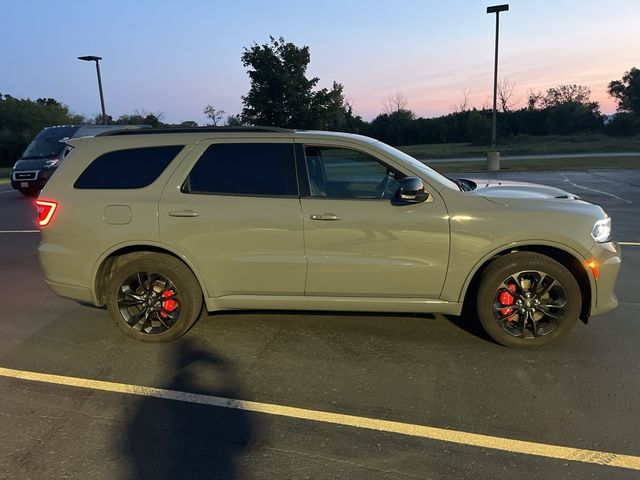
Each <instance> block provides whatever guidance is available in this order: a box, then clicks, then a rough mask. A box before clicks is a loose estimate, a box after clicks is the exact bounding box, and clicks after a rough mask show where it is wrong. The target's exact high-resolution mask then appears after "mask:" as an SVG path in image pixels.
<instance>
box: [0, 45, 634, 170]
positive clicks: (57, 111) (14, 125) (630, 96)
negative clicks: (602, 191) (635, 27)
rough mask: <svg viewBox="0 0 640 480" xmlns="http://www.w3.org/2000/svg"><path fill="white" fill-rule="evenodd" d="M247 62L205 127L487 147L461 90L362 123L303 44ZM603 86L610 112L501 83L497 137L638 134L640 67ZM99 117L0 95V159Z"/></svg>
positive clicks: (565, 93)
mask: <svg viewBox="0 0 640 480" xmlns="http://www.w3.org/2000/svg"><path fill="white" fill-rule="evenodd" d="M241 61H242V64H243V66H244V67H245V68H247V73H248V75H249V79H250V81H251V83H250V89H249V92H247V94H246V95H244V96H242V102H243V105H244V107H243V110H242V112H241V113H240V114H238V115H229V116H226V114H225V112H224V111H222V110H218V109H216V108H215V107H214V106H213V105H207V106H206V107H205V108H204V114H205V115H206V116H207V118H208V119H209V124H210V125H220V124H224V125H230V126H240V125H259V126H276V127H284V128H299V129H317V130H334V131H342V132H350V133H360V134H363V135H368V136H371V137H374V138H377V139H379V140H381V141H383V142H385V143H389V144H391V145H411V144H422V143H449V142H471V143H474V144H477V145H488V144H489V143H490V138H491V109H489V108H488V107H482V108H473V107H469V106H468V101H467V96H466V94H465V96H464V98H463V100H462V102H461V103H460V105H458V106H457V107H456V108H455V111H454V112H452V113H450V114H447V115H443V116H440V117H435V118H423V117H417V116H416V115H415V114H414V112H413V111H412V110H411V109H410V108H409V106H408V102H407V101H406V99H405V98H404V96H403V95H402V94H401V93H396V94H395V95H390V96H389V97H388V98H387V99H385V100H384V101H383V104H384V112H383V113H380V114H379V115H378V116H376V117H375V118H374V119H373V120H372V121H366V120H364V119H363V118H362V117H361V116H359V115H356V114H355V113H354V111H353V104H352V103H351V102H349V101H348V100H346V99H345V96H344V92H343V90H344V88H343V86H342V85H341V84H340V83H337V82H335V81H334V82H333V84H332V87H331V88H318V87H317V85H318V82H319V78H318V77H313V78H308V77H307V73H306V70H307V67H308V65H309V63H310V61H311V55H310V51H309V47H308V46H303V47H298V46H296V45H294V44H293V43H290V42H286V41H285V40H284V39H283V38H274V37H270V39H269V42H267V43H264V44H257V43H254V44H252V45H250V46H249V47H247V48H245V49H244V51H243V53H242V56H241ZM607 91H608V93H609V95H611V96H612V97H613V98H615V99H616V101H617V103H618V112H617V113H616V115H615V116H613V117H612V118H609V117H606V116H605V115H603V114H602V113H601V111H600V106H599V104H598V102H595V101H592V100H591V92H590V90H589V88H587V87H585V86H582V85H558V86H556V87H553V88H549V89H548V90H546V91H545V92H529V94H528V96H527V101H526V103H525V105H524V106H523V107H521V108H517V109H514V108H513V107H512V101H511V97H512V92H513V84H509V82H507V81H503V82H501V84H500V88H499V102H498V103H499V106H500V112H499V114H498V138H499V142H500V141H502V142H504V141H508V140H509V139H510V138H512V137H516V136H519V135H535V136H539V135H549V134H556V135H572V134H578V133H585V132H588V133H603V134H608V135H616V136H633V135H638V134H640V70H639V69H637V68H635V67H634V68H631V69H630V70H629V71H628V72H626V73H624V75H623V76H622V78H621V79H619V80H613V81H611V82H610V83H609V85H608V88H607ZM78 123H102V118H101V116H96V117H94V118H84V117H82V116H80V115H77V114H74V113H72V112H71V111H70V110H69V108H68V107H67V106H66V105H64V104H62V103H60V102H59V101H57V100H55V99H52V98H38V99H36V100H30V99H18V98H14V97H12V96H11V95H6V94H5V95H3V94H0V165H10V164H12V163H13V162H14V161H15V160H16V159H17V157H18V156H19V155H20V153H21V152H22V150H23V149H24V148H25V147H26V145H27V144H28V142H29V141H30V140H31V139H32V138H33V136H35V134H37V133H38V132H39V131H40V130H41V129H42V128H44V127H46V126H50V125H62V124H78ZM107 123H110V124H124V125H136V124H138V125H151V126H152V127H154V128H158V127H195V126H197V125H198V124H197V122H195V121H191V120H188V121H184V122H181V123H179V124H168V123H165V122H163V115H162V113H149V112H145V111H136V112H135V113H133V114H127V115H122V116H120V117H118V118H115V119H114V118H112V117H110V116H108V117H107Z"/></svg>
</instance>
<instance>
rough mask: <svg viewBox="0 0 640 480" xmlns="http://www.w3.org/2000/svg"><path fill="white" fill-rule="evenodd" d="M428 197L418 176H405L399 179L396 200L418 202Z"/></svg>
mask: <svg viewBox="0 0 640 480" xmlns="http://www.w3.org/2000/svg"><path fill="white" fill-rule="evenodd" d="M427 198H429V194H428V193H427V192H425V190H424V183H423V182H422V180H420V179H419V178H418V177H405V178H403V179H402V180H401V181H400V189H399V190H398V200H400V201H401V202H404V203H420V202H424V201H425V200H426V199H427Z"/></svg>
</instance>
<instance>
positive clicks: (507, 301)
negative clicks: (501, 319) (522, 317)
mask: <svg viewBox="0 0 640 480" xmlns="http://www.w3.org/2000/svg"><path fill="white" fill-rule="evenodd" d="M507 288H508V289H509V290H511V291H512V292H515V291H516V286H515V285H514V284H511V285H509V286H508V287H507ZM498 300H499V301H500V303H501V304H502V305H504V306H505V307H506V306H509V305H513V295H511V294H510V293H509V292H501V293H500V295H499V296H498ZM500 313H501V314H502V315H511V314H512V313H513V308H511V307H509V308H503V309H502V310H500Z"/></svg>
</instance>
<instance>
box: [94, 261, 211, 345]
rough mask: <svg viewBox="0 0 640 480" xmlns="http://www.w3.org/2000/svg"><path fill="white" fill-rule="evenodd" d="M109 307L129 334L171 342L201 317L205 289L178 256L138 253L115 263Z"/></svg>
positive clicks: (115, 319) (119, 324)
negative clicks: (203, 289) (203, 290)
mask: <svg viewBox="0 0 640 480" xmlns="http://www.w3.org/2000/svg"><path fill="white" fill-rule="evenodd" d="M171 302H173V303H171ZM107 308H108V310H109V313H110V314H111V318H112V319H113V321H114V322H115V323H116V325H117V326H118V328H120V330H122V331H123V332H124V333H125V334H127V335H128V336H130V337H132V338H135V339H137V340H140V341H142V342H153V343H157V342H169V341H172V340H175V339H177V338H179V337H181V336H182V335H184V334H185V333H186V332H187V330H189V328H191V326H192V325H193V324H194V323H195V321H196V320H197V319H198V316H199V314H200V311H201V308H202V291H201V289H200V285H199V284H198V281H197V280H196V278H195V276H194V275H193V273H192V272H191V270H190V269H189V268H188V267H187V266H186V265H185V264H184V263H182V262H181V261H180V260H178V259H177V258H175V257H172V256H170V255H165V254H161V253H152V252H148V253H142V254H140V253H136V254H131V255H127V256H124V257H122V258H120V259H118V260H117V261H116V262H115V270H114V271H113V272H112V276H111V279H110V281H109V283H108V285H107Z"/></svg>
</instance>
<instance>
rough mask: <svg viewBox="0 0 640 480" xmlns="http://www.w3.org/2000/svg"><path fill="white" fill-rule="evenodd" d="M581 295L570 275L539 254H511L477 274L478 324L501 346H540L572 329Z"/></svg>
mask: <svg viewBox="0 0 640 480" xmlns="http://www.w3.org/2000/svg"><path fill="white" fill-rule="evenodd" d="M581 307H582V295H581V293H580V287H579V286H578V282H577V281H576V279H575V277H574V276H573V275H572V274H571V272H569V270H567V269H566V268H565V267H564V266H563V265H562V264H560V263H558V262H557V261H555V260H553V259H552V258H549V257H547V256H545V255H542V254H539V253H533V252H515V253H510V254H507V255H504V256H502V257H499V258H497V259H496V260H494V261H493V262H491V263H490V264H489V266H488V267H487V269H486V270H485V271H484V272H483V273H482V277H481V279H480V286H479V288H478V295H477V299H476V308H477V312H478V317H479V319H480V323H481V324H482V326H483V327H484V329H485V331H486V332H487V334H489V336H490V337H491V338H493V339H494V340H495V341H496V342H498V343H500V344H502V345H505V346H507V347H515V348H541V347H546V346H547V345H549V344H551V343H553V342H554V341H555V340H557V339H558V338H559V337H562V336H564V335H566V334H567V333H568V332H569V331H570V330H571V329H572V328H573V326H574V325H575V323H576V320H577V319H578V316H579V315H580V309H581Z"/></svg>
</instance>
